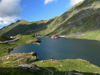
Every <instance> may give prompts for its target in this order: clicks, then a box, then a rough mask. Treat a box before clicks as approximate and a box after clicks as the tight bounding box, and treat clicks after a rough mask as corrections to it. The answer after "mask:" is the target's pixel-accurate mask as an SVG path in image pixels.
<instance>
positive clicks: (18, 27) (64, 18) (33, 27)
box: [0, 0, 100, 40]
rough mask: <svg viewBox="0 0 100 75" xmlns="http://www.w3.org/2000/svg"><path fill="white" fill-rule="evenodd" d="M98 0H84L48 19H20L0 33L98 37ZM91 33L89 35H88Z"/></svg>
mask: <svg viewBox="0 0 100 75" xmlns="http://www.w3.org/2000/svg"><path fill="white" fill-rule="evenodd" d="M99 12H100V0H84V1H83V2H80V3H78V4H76V5H75V6H73V7H72V8H71V9H69V10H68V11H66V12H65V13H64V14H62V15H61V16H59V17H55V18H52V19H49V20H41V21H35V22H27V21H25V20H20V21H17V22H15V23H12V24H11V25H9V26H7V27H4V28H2V29H1V30H0V34H2V35H5V36H10V35H17V34H22V35H31V34H33V33H39V34H41V35H52V34H59V35H66V37H68V38H85V39H96V40H100V39H99V36H100V35H99V32H100V17H99V16H100V13H99ZM89 34H91V35H89Z"/></svg>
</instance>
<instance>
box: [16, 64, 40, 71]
mask: <svg viewBox="0 0 100 75" xmlns="http://www.w3.org/2000/svg"><path fill="white" fill-rule="evenodd" d="M17 68H19V69H25V70H28V71H30V72H32V73H36V72H39V71H41V69H40V68H39V67H37V66H36V65H29V64H23V65H19V66H18V67H17Z"/></svg>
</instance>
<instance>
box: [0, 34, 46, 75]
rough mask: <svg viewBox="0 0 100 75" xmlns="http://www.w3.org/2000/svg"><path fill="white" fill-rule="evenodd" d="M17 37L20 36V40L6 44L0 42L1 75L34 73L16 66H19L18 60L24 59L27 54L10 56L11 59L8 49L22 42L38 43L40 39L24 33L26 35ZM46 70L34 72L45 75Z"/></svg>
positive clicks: (36, 74) (35, 74)
mask: <svg viewBox="0 0 100 75" xmlns="http://www.w3.org/2000/svg"><path fill="white" fill-rule="evenodd" d="M17 37H19V40H18V41H16V42H14V43H5V44H4V43H3V44H1V43H0V75H22V74H23V75H33V74H32V73H30V72H29V71H26V70H21V69H17V68H16V67H17V66H18V62H17V60H19V59H24V58H25V54H20V55H21V56H19V57H18V56H14V55H13V56H10V58H9V59H7V58H8V57H9V53H8V52H9V51H8V49H12V48H14V47H16V46H18V45H21V44H33V43H34V44H38V43H37V42H36V41H37V40H38V39H36V38H35V37H32V36H30V35H24V36H21V35H17ZM23 56H24V57H23ZM26 56H27V55H26ZM16 57H17V59H16ZM28 57H29V56H28ZM2 59H3V63H2ZM30 61H31V59H30ZM22 63H26V62H25V61H22ZM44 71H45V70H43V71H42V72H39V73H34V75H43V74H45V73H44Z"/></svg>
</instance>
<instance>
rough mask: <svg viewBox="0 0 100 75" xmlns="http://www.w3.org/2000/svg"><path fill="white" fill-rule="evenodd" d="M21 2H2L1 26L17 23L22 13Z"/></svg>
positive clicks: (15, 0)
mask: <svg viewBox="0 0 100 75" xmlns="http://www.w3.org/2000/svg"><path fill="white" fill-rule="evenodd" d="M19 2H20V0H0V25H7V24H10V23H12V22H15V20H16V19H18V18H19V17H18V16H19V15H20V14H21V12H22V8H21V7H20V4H19Z"/></svg>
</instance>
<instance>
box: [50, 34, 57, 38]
mask: <svg viewBox="0 0 100 75" xmlns="http://www.w3.org/2000/svg"><path fill="white" fill-rule="evenodd" d="M51 38H52V39H53V38H55V39H57V38H59V35H56V34H55V35H52V36H51Z"/></svg>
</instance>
